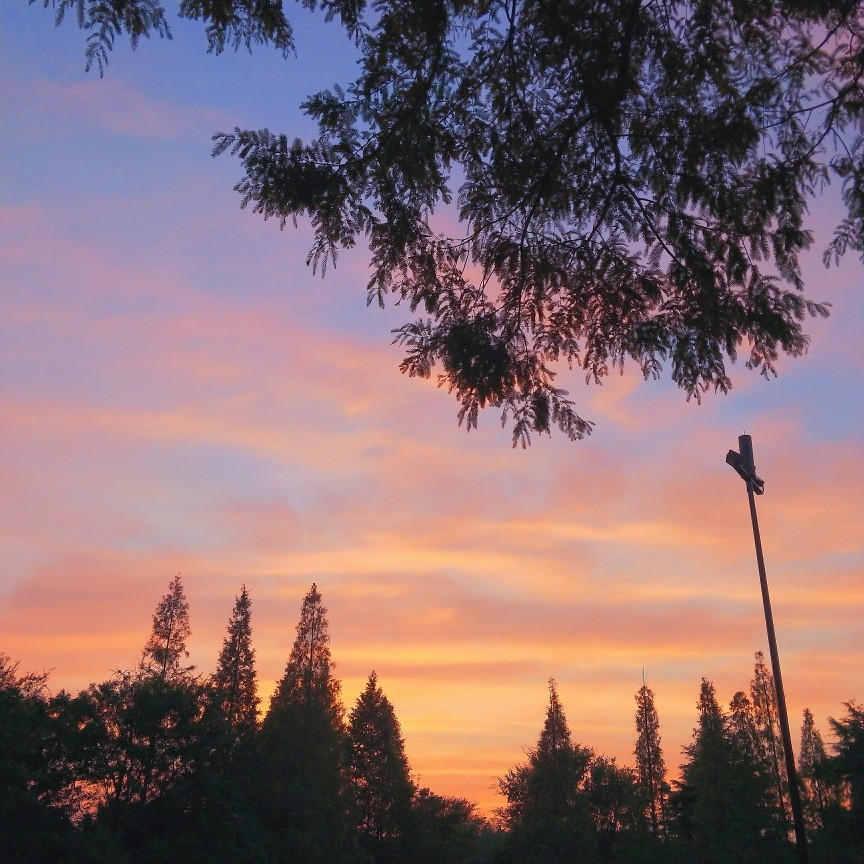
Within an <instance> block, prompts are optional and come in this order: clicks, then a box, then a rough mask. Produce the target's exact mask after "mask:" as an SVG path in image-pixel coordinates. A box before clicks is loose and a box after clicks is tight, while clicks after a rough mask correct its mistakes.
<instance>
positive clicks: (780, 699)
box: [741, 447, 810, 864]
mask: <svg viewBox="0 0 864 864" xmlns="http://www.w3.org/2000/svg"><path fill="white" fill-rule="evenodd" d="M741 449H742V450H743V449H744V448H743V447H742V448H741ZM751 460H752V455H751ZM746 483H747V498H748V500H749V501H750V519H751V521H752V522H753V540H754V542H755V543H756V563H757V564H758V565H759V582H760V584H761V586H762V605H763V606H764V607H765V627H766V628H767V630H768V649H769V651H770V653H771V670H772V672H773V675H774V687H775V688H776V690H777V711H778V713H779V715H780V734H781V735H782V737H783V752H784V755H785V757H786V774H787V776H788V778H789V802H790V803H791V805H792V822H793V825H794V828H795V845H796V847H797V848H798V861H799V864H809V861H810V858H809V854H808V851H807V834H806V832H805V830H804V814H803V812H802V809H801V795H800V793H799V791H798V773H797V771H796V770H795V757H794V756H793V755H792V736H791V735H790V734H789V715H788V714H787V713H786V695H785V693H784V692H783V679H782V677H781V676H780V655H779V654H778V653H777V636H776V635H775V633H774V616H773V615H772V614H771V598H770V597H769V595H768V577H767V576H766V575H765V559H764V557H763V556H762V538H761V537H760V536H759V521H758V520H757V518H756V500H755V498H754V496H753V480H752V479H751V480H747V481H746Z"/></svg>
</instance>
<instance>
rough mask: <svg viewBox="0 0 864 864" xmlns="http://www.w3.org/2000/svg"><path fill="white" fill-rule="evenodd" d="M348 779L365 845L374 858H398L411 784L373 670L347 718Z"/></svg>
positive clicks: (398, 737) (389, 707) (390, 708)
mask: <svg viewBox="0 0 864 864" xmlns="http://www.w3.org/2000/svg"><path fill="white" fill-rule="evenodd" d="M348 745H349V753H348V779H349V782H350V784H351V787H352V790H353V793H354V800H355V802H356V804H357V809H358V822H359V830H360V833H361V837H362V838H363V840H364V845H365V846H366V847H367V848H368V849H369V850H370V852H371V853H372V857H373V859H374V860H375V861H376V862H388V861H397V860H398V859H399V845H400V844H399V841H400V839H401V838H402V836H403V834H404V832H405V828H406V825H407V823H408V820H409V817H410V809H411V798H412V795H413V792H414V786H413V783H412V782H411V777H410V772H409V768H408V759H407V757H406V756H405V744H404V741H403V739H402V734H401V730H400V726H399V721H398V719H397V718H396V713H395V711H394V710H393V706H392V705H391V704H390V701H389V700H388V699H387V697H386V696H385V695H384V692H383V691H382V689H381V688H380V687H379V686H378V676H377V675H376V674H375V672H374V671H373V672H372V674H371V675H370V676H369V680H368V682H367V684H366V689H365V690H364V691H363V693H361V694H360V696H359V697H358V699H357V702H356V704H355V706H354V707H353V708H352V709H351V712H350V714H349V720H348Z"/></svg>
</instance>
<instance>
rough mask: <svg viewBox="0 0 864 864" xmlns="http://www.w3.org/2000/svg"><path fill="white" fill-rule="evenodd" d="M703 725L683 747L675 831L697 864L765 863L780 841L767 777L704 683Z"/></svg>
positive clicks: (675, 800)
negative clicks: (768, 797) (740, 744)
mask: <svg viewBox="0 0 864 864" xmlns="http://www.w3.org/2000/svg"><path fill="white" fill-rule="evenodd" d="M698 709H699V721H698V724H697V726H696V728H695V729H694V730H693V743H692V744H690V745H689V746H687V747H686V748H685V751H684V752H685V753H686V755H687V756H688V761H687V763H685V764H684V765H682V766H681V780H680V781H679V782H678V783H677V784H676V785H677V792H676V793H675V795H674V796H673V800H672V802H671V807H672V809H673V810H674V811H675V817H676V818H675V829H676V832H677V833H678V835H679V836H680V837H681V838H682V839H683V840H684V841H685V842H686V843H687V844H688V845H689V846H690V849H691V853H692V856H693V858H694V860H695V861H696V862H697V864H728V862H730V861H735V862H737V864H744V862H752V864H757V862H758V864H761V862H763V861H765V860H770V855H771V854H773V852H774V850H775V846H774V845H772V843H774V842H775V841H776V837H775V836H774V832H772V819H771V811H770V808H769V807H768V803H767V800H766V795H767V786H766V778H765V777H764V775H763V774H761V773H760V772H759V770H758V766H756V765H754V764H753V763H752V762H751V761H750V759H749V758H748V756H747V754H746V753H745V752H743V751H742V749H741V748H739V747H738V746H736V744H735V741H734V739H733V737H732V736H731V735H730V733H729V731H728V727H727V720H726V717H725V715H724V714H723V712H722V710H721V709H720V705H719V704H718V702H717V695H716V692H715V690H714V685H713V684H712V683H711V682H710V681H708V680H707V679H706V678H703V679H702V685H701V688H700V691H699V702H698Z"/></svg>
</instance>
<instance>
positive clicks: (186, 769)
mask: <svg viewBox="0 0 864 864" xmlns="http://www.w3.org/2000/svg"><path fill="white" fill-rule="evenodd" d="M250 611H251V604H250V599H249V595H248V593H247V591H246V589H245V587H244V588H243V590H242V591H241V593H240V596H239V597H237V599H236V603H235V606H234V610H233V612H232V615H231V618H230V620H229V622H228V630H227V634H226V636H225V640H224V642H223V646H222V650H221V652H220V654H219V658H218V663H217V668H216V671H215V673H214V674H213V675H211V676H209V677H203V676H201V675H198V674H196V672H195V670H194V668H191V667H188V666H184V662H185V661H186V658H187V657H188V654H187V651H186V641H187V638H188V637H189V634H190V627H189V614H188V603H187V601H186V598H185V595H184V593H183V586H182V583H181V581H180V577H179V576H178V577H175V579H174V580H173V581H172V583H171V585H170V588H169V591H168V593H167V594H166V596H165V597H164V598H163V599H162V600H161V602H160V603H159V605H158V606H157V608H156V612H155V614H154V617H153V631H152V633H151V635H150V638H149V639H148V641H147V643H146V645H145V647H144V651H143V653H142V656H141V660H140V662H139V664H138V666H137V667H136V668H135V669H134V670H132V671H117V672H115V673H114V674H113V676H112V677H111V678H110V679H109V680H107V681H103V682H101V683H98V684H91V685H90V686H89V687H88V688H87V689H86V690H84V691H82V692H81V693H79V694H78V695H77V696H72V695H70V694H68V693H66V692H60V693H59V694H57V695H54V696H51V695H50V694H49V693H48V692H47V688H46V679H47V675H46V674H41V675H40V674H20V673H19V670H18V666H17V664H15V663H13V662H12V661H11V660H10V659H9V658H8V657H6V656H5V655H0V862H3V864H19V862H20V864H25V862H27V864H31V862H32V864H37V862H38V864H42V862H45V864H47V862H51V864H63V862H69V864H78V862H117V864H137V862H142V864H163V862H164V864H168V862H183V864H197V862H202V864H204V862H226V864H227V862H250V864H252V862H255V864H270V862H274V864H275V862H286V864H288V862H290V864H343V862H344V864H355V862H356V864H468V862H474V864H481V862H488V864H517V862H518V864H546V862H549V864H553V862H554V864H558V862H561V864H563V862H568V864H569V862H573V864H577V862H578V864H593V862H597V864H599V862H633V864H639V862H670V864H677V862H682V864H683V862H696V864H713V862H716V864H728V862H745V864H746V862H753V864H757V862H759V864H771V862H786V861H789V862H792V861H794V860H795V856H794V849H793V847H792V844H791V841H790V824H791V821H790V818H789V812H788V811H789V796H788V791H789V788H788V781H787V777H786V775H785V771H784V768H783V765H784V760H783V754H782V751H781V747H782V743H781V741H780V736H779V734H778V732H777V712H776V705H775V697H774V683H773V680H772V679H771V675H770V673H769V671H768V669H767V668H766V666H765V664H764V662H763V658H762V655H761V653H760V654H757V655H756V664H755V669H754V675H753V679H752V681H751V682H750V687H749V692H744V691H740V692H738V693H736V694H735V695H734V697H733V698H732V701H731V703H730V705H729V710H728V711H724V710H723V709H721V707H720V704H719V703H718V700H717V696H716V694H715V691H714V687H713V685H712V684H711V682H710V681H708V680H707V679H703V680H702V684H701V688H700V692H699V701H698V719H697V723H696V727H695V729H694V732H693V741H692V743H691V744H690V745H689V746H688V747H687V748H685V760H686V761H685V763H684V764H683V765H682V766H681V774H680V780H678V781H675V782H672V783H671V785H670V784H668V783H667V781H666V766H665V763H664V758H663V753H662V748H661V741H660V732H659V730H660V725H659V720H658V717H657V712H656V709H655V705H654V694H653V692H652V691H651V690H650V689H649V688H648V687H647V686H645V685H644V684H643V686H642V687H641V689H640V690H639V691H638V693H637V695H636V711H635V719H636V729H635V739H636V745H635V763H636V764H635V767H634V768H629V767H623V766H620V765H618V764H616V762H615V760H614V759H606V758H604V757H602V756H600V755H597V754H596V753H594V751H593V750H591V749H590V748H588V747H585V746H582V745H580V744H577V743H575V742H574V741H573V740H572V737H571V732H570V729H569V727H568V725H567V720H566V717H565V715H564V710H563V708H562V705H561V703H560V701H559V698H558V694H557V691H556V687H555V682H554V681H550V682H549V696H548V699H549V701H548V709H547V713H546V720H545V723H544V726H543V729H542V730H541V732H540V736H539V739H538V741H537V744H536V746H535V747H534V748H532V749H531V750H529V751H528V752H527V758H526V759H525V761H524V762H523V763H521V764H518V765H516V766H515V767H513V768H511V769H510V770H509V771H507V772H506V773H505V774H504V776H503V777H501V778H499V779H498V787H499V790H500V792H501V795H502V800H503V801H504V802H505V803H504V805H503V806H502V807H501V809H500V810H499V811H498V813H497V818H496V819H495V820H494V821H489V820H487V819H484V818H482V817H480V816H479V815H478V814H477V813H476V812H475V806H474V805H473V804H472V803H471V802H469V801H466V800H464V799H461V798H451V797H443V796H440V795H436V794H435V793H434V792H432V791H430V790H429V789H425V788H418V786H417V784H416V782H415V781H414V779H413V778H412V775H411V771H410V768H409V764H408V760H407V758H406V755H405V749H404V742H403V739H402V735H401V732H400V728H399V721H398V720H397V718H396V715H395V712H394V710H393V706H392V705H391V704H390V702H389V701H388V699H387V697H386V696H385V695H384V693H383V691H382V689H381V687H380V685H379V683H378V680H377V676H376V674H375V673H374V672H372V673H371V675H370V676H369V680H368V683H367V685H366V689H365V690H364V691H363V693H362V694H361V695H360V697H359V698H358V699H357V701H356V703H355V705H354V707H353V708H352V709H351V710H350V711H349V712H348V713H347V717H346V716H345V709H344V708H343V706H342V703H341V701H340V683H339V681H338V679H337V678H336V677H335V676H334V664H333V662H332V660H331V657H330V650H329V636H328V629H327V619H326V609H325V608H324V607H323V605H322V600H321V595H320V593H319V592H318V590H317V588H316V586H315V585H313V586H312V588H311V590H310V591H309V592H308V594H307V595H306V597H305V598H304V600H303V605H302V609H301V613H300V622H299V623H298V625H297V638H296V641H295V643H294V647H293V649H292V651H291V655H290V657H289V658H288V663H287V665H286V669H285V674H284V676H283V678H282V679H281V680H280V681H279V682H278V685H277V688H276V691H275V693H274V695H273V697H272V699H271V702H270V707H269V710H268V711H267V713H266V715H265V716H264V718H263V721H262V720H260V718H259V707H258V706H259V698H258V695H257V685H256V673H255V666H254V650H253V648H252V641H251V639H252V628H251V617H250ZM846 709H847V712H846V715H845V716H844V717H842V718H841V719H839V720H837V719H833V718H831V719H830V720H829V722H830V724H831V728H832V732H833V735H834V738H835V741H834V743H833V744H832V745H831V747H830V749H831V751H832V752H831V753H830V754H829V753H828V752H827V751H826V748H825V746H824V744H823V741H822V738H821V736H820V734H819V732H818V730H817V729H816V727H815V725H814V721H813V716H812V714H811V713H810V712H809V711H805V712H804V723H803V727H802V730H801V745H800V751H799V766H800V777H801V785H802V788H801V792H802V797H803V800H804V802H805V807H806V820H807V827H808V831H809V837H810V844H811V859H812V860H813V861H814V862H826V864H827V862H832V864H844V862H860V861H864V707H862V706H859V705H857V704H856V703H854V702H849V703H847V704H846Z"/></svg>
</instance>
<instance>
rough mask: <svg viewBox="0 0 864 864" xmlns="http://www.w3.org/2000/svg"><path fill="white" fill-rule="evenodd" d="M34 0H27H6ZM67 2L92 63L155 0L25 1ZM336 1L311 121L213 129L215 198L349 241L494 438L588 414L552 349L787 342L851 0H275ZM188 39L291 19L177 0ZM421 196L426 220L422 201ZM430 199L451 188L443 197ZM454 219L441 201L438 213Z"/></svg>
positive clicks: (856, 223)
mask: <svg viewBox="0 0 864 864" xmlns="http://www.w3.org/2000/svg"><path fill="white" fill-rule="evenodd" d="M32 2H35V0H31V3H32ZM42 2H43V5H44V6H46V7H49V6H50V7H53V9H54V10H55V17H56V19H57V21H58V23H59V22H60V21H62V20H63V18H64V17H65V14H66V13H67V12H73V11H74V13H75V15H76V16H77V21H78V24H79V26H80V27H82V28H84V29H85V30H86V31H87V32H88V33H89V36H88V38H87V44H86V49H85V51H86V60H87V65H88V67H89V66H93V65H96V66H97V67H98V69H99V71H100V73H102V72H103V71H104V67H105V63H106V62H107V58H108V52H109V51H110V49H111V48H112V46H113V44H114V41H115V39H116V38H117V37H118V36H120V35H121V34H123V33H126V34H127V35H128V36H129V38H130V39H131V42H132V45H133V46H135V45H137V43H138V42H139V41H140V39H141V37H142V36H149V35H151V34H156V35H158V36H162V37H170V32H171V31H170V26H169V22H168V20H167V17H166V13H165V9H164V8H163V6H162V5H161V4H160V3H158V2H157V0H112V2H111V3H105V2H101V0H42ZM303 5H304V6H306V7H308V8H310V9H319V10H321V12H323V14H324V15H325V17H326V18H327V19H328V20H332V19H338V20H339V21H340V22H341V24H342V26H343V27H344V29H345V31H346V34H347V36H348V37H349V38H350V39H351V40H352V41H353V42H354V43H355V46H356V50H357V52H358V54H359V58H360V59H359V66H358V69H359V71H358V75H357V78H356V80H354V81H350V82H344V83H343V84H337V85H334V86H333V87H332V88H331V89H325V90H322V91H320V92H318V93H315V94H312V95H310V96H309V98H308V99H307V101H306V102H305V103H304V104H303V106H302V107H303V109H304V110H305V111H306V113H307V114H309V115H310V116H311V117H313V118H314V119H315V120H316V121H317V122H318V125H319V134H318V135H317V137H315V138H314V139H312V140H310V141H307V142H303V141H301V140H299V139H296V138H292V137H291V136H290V135H289V134H280V133H274V132H271V131H269V130H266V129H259V130H243V129H240V128H236V129H235V130H234V131H232V132H220V133H217V134H216V135H215V136H214V141H215V147H214V153H216V154H220V153H225V152H230V153H232V154H234V155H235V156H237V157H239V159H240V161H241V163H242V166H243V170H244V177H243V178H242V179H241V180H240V181H239V182H238V183H237V185H236V187H235V188H236V190H237V191H238V192H239V193H240V195H241V196H242V198H241V200H242V206H243V207H247V206H249V207H251V208H252V209H253V210H254V211H255V212H257V213H260V214H262V215H263V216H264V217H265V218H275V219H278V220H279V221H280V223H281V224H282V225H283V226H284V225H285V224H286V223H287V222H288V221H289V220H291V221H294V222H295V224H296V220H297V217H300V216H306V217H309V219H310V220H311V223H312V227H313V230H314V241H313V244H312V248H311V251H310V253H309V257H308V262H309V263H311V264H312V266H313V267H315V268H320V269H321V270H322V271H324V270H325V269H326V267H327V266H328V264H331V263H335V261H336V258H337V255H338V252H339V250H340V249H342V248H348V247H352V246H354V245H355V244H356V243H357V242H358V241H363V242H365V243H367V244H368V247H369V250H370V253H371V276H370V279H369V282H368V284H367V291H368V300H369V302H370V303H379V304H381V305H384V304H385V302H387V300H388V299H391V300H392V299H395V301H396V302H404V304H405V305H406V306H407V307H408V308H409V309H410V310H411V312H412V313H415V314H416V315H417V317H416V318H415V319H414V320H412V321H409V322H407V323H405V324H404V325H403V326H401V327H399V328H398V329H397V330H396V331H394V332H395V342H396V343H398V344H399V345H401V346H402V347H403V348H404V349H405V356H404V359H403V361H402V363H401V369H402V371H403V372H405V373H407V374H408V375H410V376H419V377H425V378H428V377H430V376H431V375H432V374H433V371H435V370H438V376H439V378H438V380H439V384H440V385H441V386H444V387H446V388H447V389H448V390H450V391H451V392H452V393H454V394H455V396H456V398H457V399H458V400H459V402H460V409H459V421H460V423H463V422H464V423H465V424H467V427H468V428H469V429H470V428H471V427H473V426H476V424H477V419H478V414H479V411H480V410H481V409H482V408H484V407H486V406H492V407H496V408H498V409H500V410H501V411H502V422H503V423H505V424H506V423H508V422H509V423H510V424H511V426H512V431H513V442H514V445H515V444H517V443H522V444H523V446H524V445H525V444H526V443H527V442H528V441H529V439H530V436H531V434H532V433H542V432H549V431H550V429H551V427H552V426H557V427H558V428H560V430H562V431H563V432H564V434H566V435H567V436H569V437H570V438H571V439H577V438H581V437H583V436H584V435H586V434H588V433H589V432H590V431H591V428H592V423H591V422H590V421H589V420H586V419H584V418H583V417H581V416H580V415H579V414H578V413H577V411H576V408H575V406H574V405H573V403H572V402H571V401H570V400H569V399H568V398H567V394H566V391H564V390H563V389H561V388H559V387H557V386H556V383H555V378H556V369H557V368H558V367H560V365H561V364H562V363H563V364H568V365H569V366H570V367H573V368H578V369H580V370H582V372H583V373H584V375H585V376H586V379H587V380H589V381H590V380H594V381H598V382H599V381H601V380H602V379H603V378H604V377H605V376H606V375H608V374H609V373H610V372H611V371H612V370H613V369H615V368H623V366H624V364H625V362H628V361H632V362H635V363H636V364H637V365H638V367H639V368H640V369H641V371H642V373H643V374H644V376H645V377H646V378H648V377H652V376H653V377H659V376H660V375H661V374H663V373H664V371H665V372H668V374H670V375H671V378H672V379H673V381H675V382H676V383H677V384H678V385H679V386H680V387H681V388H682V389H683V390H684V391H685V392H686V394H687V397H688V398H691V397H693V398H696V399H697V400H698V399H700V398H701V396H702V394H703V393H704V392H706V391H708V390H711V389H713V390H719V391H722V392H726V391H727V390H728V389H729V387H730V386H731V380H730V377H729V372H728V368H727V366H728V364H729V363H730V362H734V361H735V360H736V358H737V356H738V354H739V351H740V352H742V353H743V354H745V355H746V365H747V366H748V367H750V368H752V369H756V370H759V371H760V372H761V373H762V374H763V375H765V376H771V375H773V374H776V370H775V367H776V363H777V360H778V358H779V357H780V355H781V354H788V355H793V356H795V355H800V354H802V353H804V352H805V351H806V350H807V346H808V337H807V335H806V332H805V330H804V325H805V320H806V319H807V317H808V316H820V315H821V316H824V315H826V314H827V307H826V304H821V303H817V302H814V301H813V300H812V299H809V298H807V297H806V296H805V294H804V285H803V280H802V275H801V270H800V267H799V263H798V259H799V255H800V253H801V252H802V251H803V250H805V249H806V248H807V247H808V246H809V245H810V244H811V242H812V236H811V233H810V232H809V230H808V229H807V227H806V225H805V214H806V211H807V205H808V201H810V200H811V199H812V198H813V197H814V196H815V195H817V194H818V193H819V192H820V191H821V190H822V188H823V187H824V185H825V184H826V183H828V182H829V181H831V180H835V181H839V183H840V185H841V189H842V196H843V199H844V202H845V205H846V208H847V216H846V218H844V219H843V221H842V222H841V224H840V225H838V226H837V228H836V231H835V234H834V238H833V240H832V242H831V243H830V245H829V247H828V249H827V250H826V252H825V257H826V262H827V260H829V259H836V258H839V256H840V255H842V254H843V253H845V252H846V251H847V250H848V249H852V250H855V251H857V252H860V253H864V168H862V163H864V123H862V117H864V110H862V109H864V12H862V7H861V5H860V3H858V2H857V0H837V2H825V0H734V2H733V0H666V2H659V0H602V2H601V0H544V2H541V0H479V2H466V0H428V2H424V3H414V2H407V0H375V2H374V3H372V4H370V5H369V6H367V4H366V3H365V0H320V2H318V0H303ZM178 14H179V15H180V16H181V17H185V18H191V19H195V20H201V21H203V22H204V25H205V28H206V35H207V41H208V46H209V48H208V50H210V51H213V52H217V53H218V52H220V51H222V50H223V49H225V48H226V47H229V46H230V47H234V48H238V47H240V46H245V47H247V48H250V49H251V47H252V46H253V44H265V43H268V44H272V45H273V46H275V47H276V48H277V49H279V50H280V51H282V52H283V53H284V54H286V55H288V54H290V53H291V52H292V50H293V47H294V43H293V39H292V30H291V26H290V23H289V21H288V20H287V18H286V16H285V12H284V10H283V4H282V2H280V0H256V2H252V0H182V2H181V3H180V4H179V8H178ZM448 205H453V208H455V211H456V213H455V216H456V218H455V219H454V220H450V219H446V220H442V219H441V214H442V210H443V209H444V208H446V207H447V206H448ZM453 208H451V210H452V209H453ZM451 222H455V224H451Z"/></svg>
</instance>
